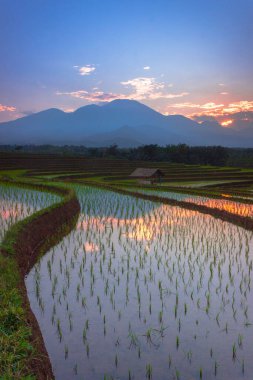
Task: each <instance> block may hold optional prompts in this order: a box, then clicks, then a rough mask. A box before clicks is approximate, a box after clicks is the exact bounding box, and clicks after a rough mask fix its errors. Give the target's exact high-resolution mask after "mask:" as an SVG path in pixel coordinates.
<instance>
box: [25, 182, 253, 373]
mask: <svg viewBox="0 0 253 380" xmlns="http://www.w3.org/2000/svg"><path fill="white" fill-rule="evenodd" d="M78 197H79V200H80V204H81V214H80V217H79V220H78V223H77V226H76V229H75V230H74V231H73V232H72V233H71V234H70V235H69V236H67V237H66V238H65V239H64V240H63V241H62V242H61V243H60V244H58V245H57V246H56V247H54V248H53V249H51V250H50V251H49V252H48V253H47V254H46V255H45V256H44V257H43V258H42V259H41V260H40V262H39V263H38V264H37V265H36V266H35V267H34V268H33V269H32V271H31V272H30V274H29V275H28V277H27V279H26V286H27V291H28V295H29V299H30V303H31V307H32V310H33V311H34V313H35V315H36V317H37V319H38V322H39V325H40V328H41V330H42V334H43V337H44V340H45V344H46V347H47V350H48V353H49V355H50V359H51V362H52V365H53V370H54V373H55V376H56V379H61V380H62V379H63V380H65V379H66V380H67V379H68V380H69V379H88V380H101V379H123V380H124V379H138V380H139V379H146V378H147V379H151V378H152V379H156V380H164V379H186V380H192V379H199V378H201V376H202V374H203V379H210V380H212V379H222V380H223V379H230V380H238V379H247V380H249V379H251V378H252V373H253V360H252V357H253V345H252V341H253V327H252V323H253V303H252V299H253V294H252V293H253V291H252V260H253V236H252V233H249V232H248V231H245V230H243V229H241V228H238V227H236V226H233V225H232V224H229V223H226V222H222V221H220V220H216V219H214V218H212V217H211V216H209V215H202V214H200V213H197V212H195V211H188V210H184V209H180V208H178V207H170V206H168V205H162V204H158V203H152V202H148V201H144V200H141V199H134V198H132V197H128V196H123V195H119V194H115V193H113V192H107V191H104V190H96V189H92V188H88V187H80V188H78Z"/></svg>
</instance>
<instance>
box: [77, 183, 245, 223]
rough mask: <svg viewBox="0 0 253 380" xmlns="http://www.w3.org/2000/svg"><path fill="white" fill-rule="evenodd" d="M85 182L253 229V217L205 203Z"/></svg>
mask: <svg viewBox="0 0 253 380" xmlns="http://www.w3.org/2000/svg"><path fill="white" fill-rule="evenodd" d="M83 183H84V182H83ZM85 184H87V185H89V186H95V187H101V188H105V189H107V190H111V191H115V192H117V193H121V194H125V195H131V196H134V197H136V198H142V199H146V200H149V201H152V202H159V203H164V204H168V205H171V206H178V207H182V208H186V209H188V210H193V211H199V212H201V213H204V214H209V215H211V216H213V217H215V218H219V219H221V220H223V221H225V222H229V223H233V224H235V225H237V226H239V227H243V228H245V229H246V230H248V231H253V218H250V217H246V216H241V215H236V214H232V213H231V212H228V211H225V210H219V209H217V208H211V207H208V206H204V205H198V204H195V203H192V202H187V201H178V200H175V199H171V198H164V197H159V196H156V195H148V194H143V193H139V192H137V191H131V190H125V189H122V188H119V187H116V186H110V185H106V184H101V183H94V182H91V181H90V182H88V181H85Z"/></svg>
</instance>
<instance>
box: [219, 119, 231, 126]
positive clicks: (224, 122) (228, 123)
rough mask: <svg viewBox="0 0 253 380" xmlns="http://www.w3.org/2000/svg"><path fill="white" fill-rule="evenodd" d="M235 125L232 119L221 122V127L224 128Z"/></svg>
mask: <svg viewBox="0 0 253 380" xmlns="http://www.w3.org/2000/svg"><path fill="white" fill-rule="evenodd" d="M232 123H233V120H232V119H229V120H224V121H222V122H221V125H222V126H223V127H229V126H230V125H231V124H232Z"/></svg>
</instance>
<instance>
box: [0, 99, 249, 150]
mask: <svg viewBox="0 0 253 380" xmlns="http://www.w3.org/2000/svg"><path fill="white" fill-rule="evenodd" d="M246 135H247V139H244V138H243V136H242V134H240V132H239V131H237V130H232V129H231V128H222V127H221V126H220V124H219V123H218V122H217V121H210V120H209V121H208V120H207V121H204V122H202V123H199V122H197V121H194V120H192V119H189V118H187V117H184V116H181V115H169V116H165V115H162V114H160V113H159V112H156V111H155V110H153V109H152V108H150V107H147V106H146V105H144V104H142V103H139V102H137V101H134V100H122V99H121V100H120V99H118V100H114V101H112V102H110V103H106V104H103V105H95V104H92V105H88V106H84V107H81V108H79V109H77V110H76V111H74V112H71V113H65V112H63V111H61V110H58V109H55V108H52V109H48V110H45V111H41V112H38V113H35V114H32V115H29V116H25V117H22V118H20V119H17V120H14V121H9V122H4V123H0V144H21V145H22V144H55V145H62V144H72V145H86V146H107V145H110V144H114V143H116V144H118V145H119V146H123V147H127V146H137V145H141V144H151V143H153V144H160V145H166V144H178V143H186V144H189V145H224V146H252V144H253V143H252V142H253V138H252V140H251V141H250V139H249V136H252V137H253V133H252V128H250V129H249V128H248V129H247V134H246Z"/></svg>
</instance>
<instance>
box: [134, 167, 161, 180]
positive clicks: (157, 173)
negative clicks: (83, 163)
mask: <svg viewBox="0 0 253 380" xmlns="http://www.w3.org/2000/svg"><path fill="white" fill-rule="evenodd" d="M162 176H164V174H163V172H162V171H161V170H160V169H156V168H151V169H149V168H137V169H135V170H134V171H133V173H132V174H130V177H137V178H150V177H162Z"/></svg>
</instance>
